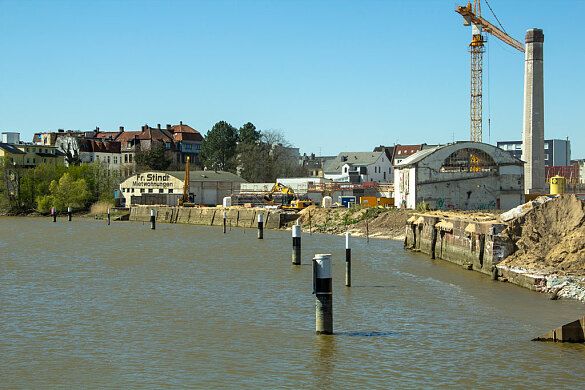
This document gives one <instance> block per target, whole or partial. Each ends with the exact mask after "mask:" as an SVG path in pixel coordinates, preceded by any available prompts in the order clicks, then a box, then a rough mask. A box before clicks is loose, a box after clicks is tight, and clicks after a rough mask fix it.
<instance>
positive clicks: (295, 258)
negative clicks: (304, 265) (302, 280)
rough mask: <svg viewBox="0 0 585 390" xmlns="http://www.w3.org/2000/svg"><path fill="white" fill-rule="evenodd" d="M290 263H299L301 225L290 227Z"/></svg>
mask: <svg viewBox="0 0 585 390" xmlns="http://www.w3.org/2000/svg"><path fill="white" fill-rule="evenodd" d="M292 263H293V264H294V265H301V225H299V224H296V225H293V227H292Z"/></svg>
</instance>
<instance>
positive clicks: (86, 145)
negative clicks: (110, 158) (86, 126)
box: [79, 139, 121, 153]
mask: <svg viewBox="0 0 585 390" xmlns="http://www.w3.org/2000/svg"><path fill="white" fill-rule="evenodd" d="M79 150H81V151H82V152H94V153H95V152H99V153H120V150H121V144H120V142H118V141H100V140H95V139H80V140H79Z"/></svg>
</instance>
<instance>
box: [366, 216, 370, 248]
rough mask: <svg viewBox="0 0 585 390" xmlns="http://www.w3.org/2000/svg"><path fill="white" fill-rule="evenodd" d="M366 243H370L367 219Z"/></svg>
mask: <svg viewBox="0 0 585 390" xmlns="http://www.w3.org/2000/svg"><path fill="white" fill-rule="evenodd" d="M366 243H368V244H369V243H370V227H369V224H368V220H367V219H366Z"/></svg>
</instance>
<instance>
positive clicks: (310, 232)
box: [309, 210, 313, 236]
mask: <svg viewBox="0 0 585 390" xmlns="http://www.w3.org/2000/svg"><path fill="white" fill-rule="evenodd" d="M309 235H310V236H312V235H313V229H311V210H309Z"/></svg>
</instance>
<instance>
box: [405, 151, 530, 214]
mask: <svg viewBox="0 0 585 390" xmlns="http://www.w3.org/2000/svg"><path fill="white" fill-rule="evenodd" d="M472 157H475V158H477V159H479V164H478V165H475V164H473V165H472V164H471V160H472ZM394 168H395V171H394V199H395V204H396V205H397V206H398V207H404V208H409V209H414V208H416V206H417V205H418V204H419V203H421V202H423V201H424V202H425V203H427V204H429V205H430V206H431V207H432V208H436V209H439V210H447V209H463V210H473V209H502V210H507V209H510V208H513V207H516V206H517V205H519V204H521V203H523V199H524V163H523V162H522V161H520V160H519V159H517V158H516V157H514V156H512V155H510V154H508V153H504V152H503V151H502V149H499V148H496V147H495V146H493V145H489V144H484V143H481V142H469V141H464V142H456V143H451V144H447V145H440V146H435V147H432V148H428V149H423V150H421V151H419V152H417V153H415V154H413V155H411V156H410V157H408V158H406V159H405V160H403V161H402V162H401V163H400V164H398V165H396V166H395V167H394Z"/></svg>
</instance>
